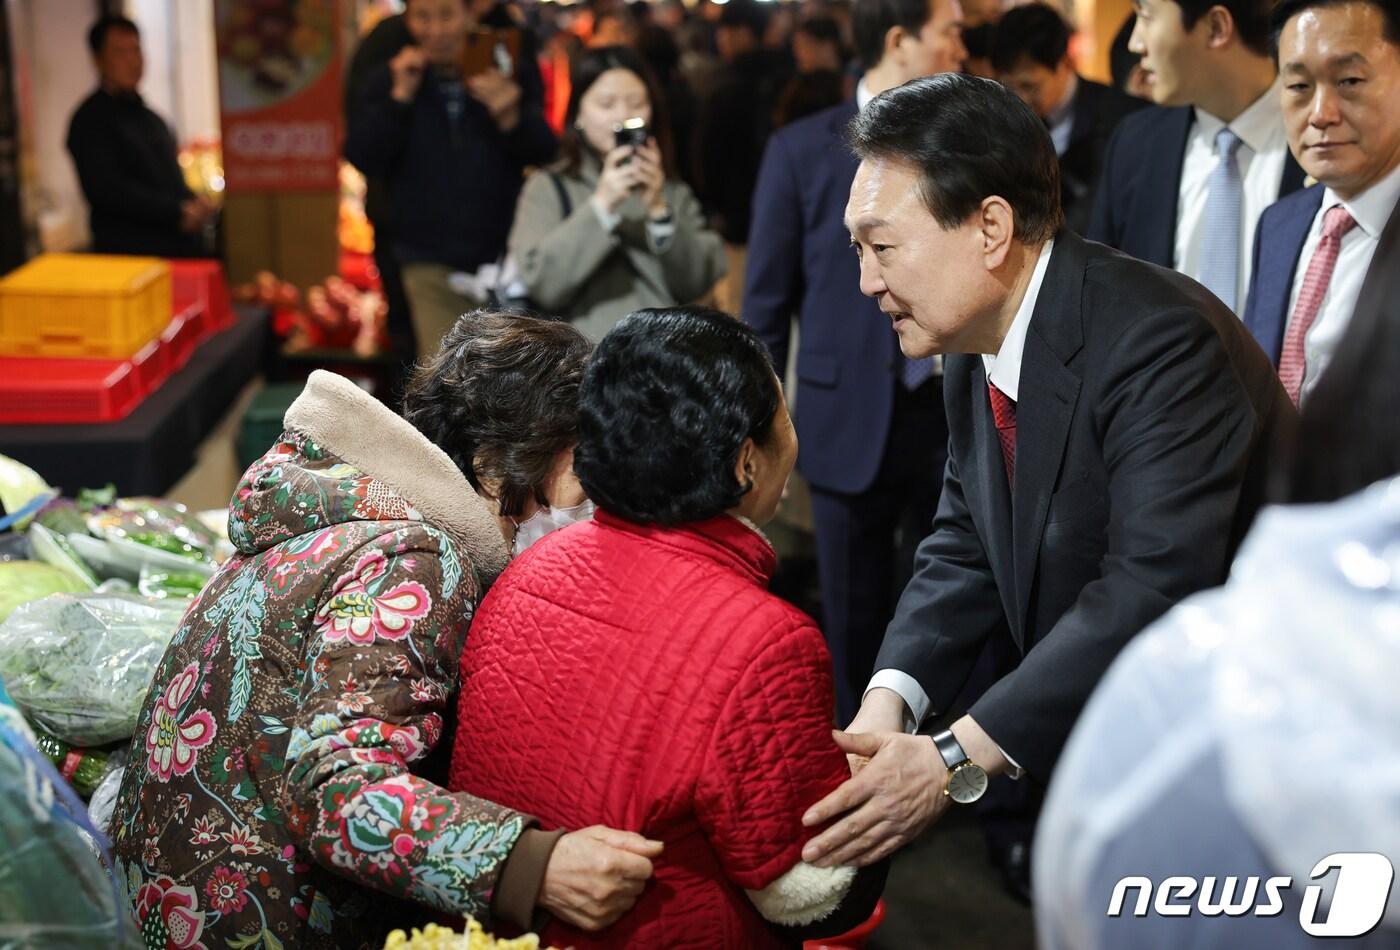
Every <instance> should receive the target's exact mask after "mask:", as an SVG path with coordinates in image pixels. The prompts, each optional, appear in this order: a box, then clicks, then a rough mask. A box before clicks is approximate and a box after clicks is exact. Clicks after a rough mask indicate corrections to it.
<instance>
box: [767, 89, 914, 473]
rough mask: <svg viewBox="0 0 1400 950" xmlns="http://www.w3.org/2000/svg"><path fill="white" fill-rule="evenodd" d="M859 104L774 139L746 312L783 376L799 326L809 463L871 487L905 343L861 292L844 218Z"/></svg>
mask: <svg viewBox="0 0 1400 950" xmlns="http://www.w3.org/2000/svg"><path fill="white" fill-rule="evenodd" d="M855 114H856V105H855V103H854V102H846V103H843V104H841V105H839V106H836V107H834V108H831V109H827V110H826V111H824V112H818V113H816V114H815V115H812V116H808V117H807V118H806V119H803V120H801V121H799V122H795V123H793V124H792V125H790V126H787V127H786V128H784V129H782V130H781V131H780V132H778V133H777V134H775V135H774V136H773V137H772V139H770V140H769V144H768V149H767V151H765V153H764V156H763V165H762V168H761V169H760V171H759V175H758V187H757V189H756V190H755V192H754V199H753V204H754V211H753V223H752V227H751V230H750V239H749V255H748V265H747V272H746V274H745V281H744V302H743V314H742V315H743V318H744V321H745V322H746V323H748V324H749V325H750V326H751V327H753V328H754V329H755V330H757V331H758V334H759V336H760V337H762V338H763V342H764V343H765V344H767V346H768V349H769V352H771V353H772V355H773V362H774V363H775V364H776V365H777V367H778V372H779V373H782V371H783V368H784V367H786V366H787V358H788V343H789V339H790V336H791V326H792V317H793V315H794V314H796V315H797V318H798V320H799V322H800V326H801V333H800V343H799V349H798V351H797V393H796V395H795V409H794V412H795V418H794V423H795V424H796V426H797V435H798V438H799V440H800V441H801V449H800V450H799V452H800V454H799V455H798V462H797V464H798V467H799V468H800V469H801V470H802V474H803V475H805V476H806V477H807V478H808V480H809V481H811V482H812V484H813V485H816V486H817V487H818V488H825V489H828V490H830V491H839V492H860V491H864V490H866V489H867V488H869V487H870V485H871V483H872V482H873V481H874V479H875V475H876V472H878V471H879V468H880V460H881V457H882V456H883V455H884V452H885V442H886V440H887V439H888V436H889V430H890V419H891V415H892V412H893V406H894V386H895V382H894V379H895V362H896V357H897V355H898V353H899V341H898V339H897V338H896V337H895V335H894V334H893V333H892V332H890V322H889V318H888V317H887V316H885V315H884V314H883V313H881V312H880V307H879V305H878V304H876V303H875V301H874V300H872V299H871V298H869V297H866V296H865V295H864V294H862V293H861V292H860V265H859V263H858V262H857V261H856V256H855V253H854V252H853V251H852V250H851V248H850V234H849V232H847V230H846V226H845V224H844V223H843V221H844V216H845V212H846V200H847V199H848V198H849V197H850V191H851V182H852V180H854V178H855V174H856V167H857V166H858V165H859V162H858V161H857V160H856V157H855V156H854V155H853V154H851V151H850V149H848V148H847V147H846V144H845V138H844V136H845V130H846V125H847V124H848V123H849V122H850V121H851V119H852V118H854V117H855Z"/></svg>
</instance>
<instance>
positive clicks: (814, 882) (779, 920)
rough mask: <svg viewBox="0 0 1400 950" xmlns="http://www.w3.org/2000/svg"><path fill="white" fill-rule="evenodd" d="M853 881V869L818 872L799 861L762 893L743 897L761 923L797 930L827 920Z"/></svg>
mask: <svg viewBox="0 0 1400 950" xmlns="http://www.w3.org/2000/svg"><path fill="white" fill-rule="evenodd" d="M855 879H856V871H855V868H819V867H816V866H815V865H811V864H808V863H807V862H805V861H801V862H798V863H797V864H795V865H793V867H792V870H790V871H788V872H787V873H786V874H784V875H783V876H782V877H780V878H778V879H777V880H776V881H774V882H773V883H772V884H769V885H768V886H767V887H765V888H764V889H763V890H761V891H746V892H745V893H747V894H748V895H749V900H751V901H753V905H754V907H756V908H758V912H759V913H760V914H762V915H763V918H764V920H769V921H772V922H773V923H775V924H779V925H782V926H785V927H801V926H804V925H806V924H810V923H813V922H814V921H818V920H821V919H822V918H823V917H828V916H830V915H831V913H832V911H834V910H836V908H837V906H839V905H840V903H841V900H842V898H844V897H845V896H846V894H847V893H848V892H849V891H850V889H851V884H852V882H854V881H855Z"/></svg>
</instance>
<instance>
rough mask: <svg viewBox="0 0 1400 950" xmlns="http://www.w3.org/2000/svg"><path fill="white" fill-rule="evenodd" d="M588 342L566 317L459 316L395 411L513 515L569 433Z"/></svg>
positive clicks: (572, 436) (540, 482) (536, 488)
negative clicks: (491, 487) (564, 320)
mask: <svg viewBox="0 0 1400 950" xmlns="http://www.w3.org/2000/svg"><path fill="white" fill-rule="evenodd" d="M592 348H593V344H591V343H590V342H588V340H587V338H585V337H584V336H583V334H581V333H579V332H578V331H577V330H575V329H574V328H573V327H571V326H570V325H569V324H567V323H560V322H558V321H554V320H541V319H537V318H535V317H530V316H526V315H525V314H523V313H517V312H514V311H488V310H477V311H475V312H474V313H469V314H467V315H465V316H464V317H462V318H461V319H459V320H458V321H457V323H456V325H455V326H453V327H452V329H451V330H449V331H448V332H447V335H446V336H445V337H443V340H442V346H441V348H439V350H438V351H437V353H436V354H434V355H433V356H430V357H427V358H426V359H423V360H421V361H419V363H418V366H417V367H416V368H415V369H414V371H413V378H412V379H411V380H409V383H408V391H407V392H406V393H405V394H404V409H403V413H404V418H405V419H407V420H408V421H409V422H411V423H412V424H413V426H414V427H415V428H417V429H418V431H419V432H421V433H423V434H424V435H425V436H427V437H428V439H430V440H431V441H432V442H433V443H434V444H436V445H437V446H438V447H439V448H441V449H442V450H443V451H444V452H446V453H447V455H448V457H449V458H451V459H452V461H453V462H455V463H457V467H458V468H460V469H461V470H462V473H463V474H464V475H466V476H467V481H469V482H471V486H472V488H474V489H476V490H477V492H478V493H481V492H482V488H481V483H482V482H483V481H489V482H491V483H492V484H493V485H496V486H498V487H497V488H496V490H495V491H494V492H493V493H491V494H494V497H495V498H496V500H497V501H498V503H499V504H500V513H501V514H502V515H503V516H506V517H510V518H514V517H518V516H519V515H520V514H521V513H522V512H523V511H524V509H525V503H526V502H527V501H529V500H530V499H532V498H533V499H534V500H535V501H536V502H538V503H539V504H541V505H546V504H548V503H549V502H548V500H547V499H546V498H545V496H544V491H543V488H544V484H545V481H546V480H547V479H548V478H549V475H550V473H551V471H552V470H553V468H554V464H555V460H556V459H557V457H558V455H559V453H560V452H563V451H565V450H566V449H568V448H570V447H572V446H573V444H574V442H575V441H577V439H578V393H579V383H580V382H581V381H582V379H583V367H584V364H585V363H586V362H587V361H588V354H589V352H590V351H591V350H592Z"/></svg>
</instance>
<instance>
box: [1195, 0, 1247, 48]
mask: <svg viewBox="0 0 1400 950" xmlns="http://www.w3.org/2000/svg"><path fill="white" fill-rule="evenodd" d="M1204 20H1205V27H1206V45H1207V46H1209V47H1210V48H1211V49H1220V48H1221V47H1224V46H1226V45H1227V44H1229V42H1230V40H1231V39H1232V38H1234V37H1235V36H1237V35H1238V33H1239V31H1238V30H1236V29H1235V17H1234V14H1232V13H1231V12H1230V11H1229V10H1227V9H1225V8H1224V7H1222V6H1214V7H1211V8H1210V9H1209V10H1207V11H1206V15H1205V17H1204Z"/></svg>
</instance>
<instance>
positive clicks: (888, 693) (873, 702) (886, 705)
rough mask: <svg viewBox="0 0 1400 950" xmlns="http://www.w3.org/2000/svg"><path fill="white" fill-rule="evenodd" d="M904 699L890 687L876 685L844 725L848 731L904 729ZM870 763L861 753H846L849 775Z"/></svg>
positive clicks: (858, 771)
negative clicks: (849, 722)
mask: <svg viewBox="0 0 1400 950" xmlns="http://www.w3.org/2000/svg"><path fill="white" fill-rule="evenodd" d="M904 714H905V705H904V699H903V697H901V696H900V695H899V694H898V693H896V692H895V691H894V690H892V689H886V688H884V687H882V686H877V687H876V688H875V689H872V690H870V692H868V693H866V694H865V699H863V700H862V701H861V704H860V709H859V710H858V711H857V712H856V718H854V719H852V720H851V724H850V725H849V726H847V727H846V731H847V732H848V733H853V734H854V733H863V732H872V733H884V732H903V731H904ZM869 763H870V759H869V758H867V757H866V756H863V755H847V756H846V764H847V765H849V766H850V767H851V775H852V776H856V775H859V774H860V770H861V769H863V768H865V766H866V765H868V764H869Z"/></svg>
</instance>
